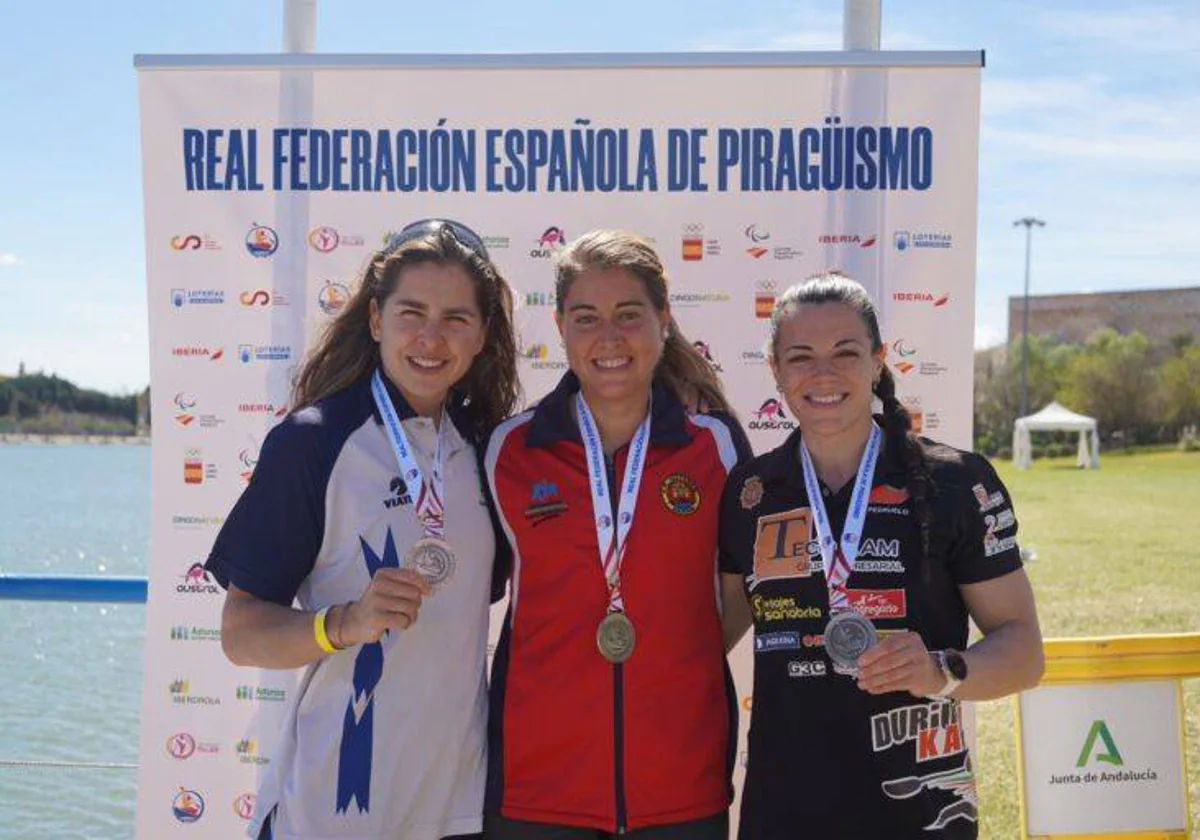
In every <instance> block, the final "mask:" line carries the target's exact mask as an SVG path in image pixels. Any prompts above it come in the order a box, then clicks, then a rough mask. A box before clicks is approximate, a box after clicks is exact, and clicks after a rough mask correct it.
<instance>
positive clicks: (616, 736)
mask: <svg viewBox="0 0 1200 840" xmlns="http://www.w3.org/2000/svg"><path fill="white" fill-rule="evenodd" d="M604 466H605V468H606V469H607V471H608V486H609V487H610V488H613V489H614V490H615V489H616V488H617V487H618V484H617V459H616V455H615V454H614V455H613V456H612V457H607V456H606V457H605V459H604ZM609 499H610V501H611V503H612V515H613V522H616V521H617V518H618V516H619V515H620V513H619V504H620V500H619V499H618V497H617V493H615V492H610V493H609ZM612 667H613V768H614V773H613V785H614V788H615V793H616V796H615V800H616V805H617V825H616V833H617V834H624V833H625V831H626V824H627V816H626V813H625V666H624V665H622V664H620V663H613V666H612Z"/></svg>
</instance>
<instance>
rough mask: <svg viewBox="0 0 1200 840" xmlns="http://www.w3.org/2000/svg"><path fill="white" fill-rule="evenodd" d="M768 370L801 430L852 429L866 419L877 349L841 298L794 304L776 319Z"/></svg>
mask: <svg viewBox="0 0 1200 840" xmlns="http://www.w3.org/2000/svg"><path fill="white" fill-rule="evenodd" d="M770 362H771V372H772V373H773V374H774V375H775V382H776V384H777V385H778V386H779V390H780V392H781V393H782V394H783V397H784V400H785V401H786V402H787V404H788V408H790V409H791V410H792V414H793V415H794V416H795V418H796V422H797V423H798V424H799V425H800V428H801V430H802V432H803V434H804V435H806V436H810V437H818V438H820V437H825V438H829V437H836V436H839V435H841V434H844V433H851V432H857V431H858V430H860V429H861V428H862V427H863V426H865V425H867V424H868V423H869V422H870V419H871V398H872V387H873V385H874V383H875V380H876V379H878V377H879V374H880V373H881V371H882V370H883V349H882V348H879V349H877V350H874V351H873V350H872V349H871V336H870V333H869V332H868V330H867V325H866V324H865V323H863V320H862V318H861V317H859V314H858V312H857V311H856V310H855V309H854V308H853V307H852V306H849V305H848V304H845V303H822V304H799V305H796V306H793V307H791V308H790V309H789V310H788V312H787V313H786V314H785V315H784V317H782V318H781V319H780V321H779V331H778V333H777V335H776V340H775V351H774V353H773V354H772V356H771V359H770Z"/></svg>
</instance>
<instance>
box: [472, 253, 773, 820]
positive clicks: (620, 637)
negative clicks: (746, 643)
mask: <svg viewBox="0 0 1200 840" xmlns="http://www.w3.org/2000/svg"><path fill="white" fill-rule="evenodd" d="M555 291H556V293H557V312H556V320H557V323H558V327H559V331H560V333H561V335H562V339H563V343H564V346H565V348H566V352H567V358H568V362H569V365H570V371H569V372H568V373H567V374H566V375H565V376H564V377H563V378H562V381H561V382H560V383H559V385H558V387H557V388H555V390H554V391H552V392H551V393H550V394H549V395H548V396H547V397H546V398H545V399H543V400H542V401H541V402H540V403H539V404H538V405H537V407H536V408H535V409H533V410H532V411H529V412H526V413H524V414H522V415H519V416H517V417H514V418H513V419H511V420H509V421H507V422H506V423H504V424H502V425H501V426H500V427H499V428H498V429H497V430H496V432H495V433H494V434H493V435H492V439H491V442H490V444H489V447H488V451H487V457H486V464H485V466H486V470H487V478H488V482H489V484H490V486H491V489H492V493H493V495H494V497H495V500H496V504H497V508H498V511H499V514H500V519H501V523H502V525H503V528H504V530H505V532H506V534H507V536H508V539H509V541H510V543H511V544H512V547H513V553H514V565H513V573H512V580H511V589H510V607H509V611H508V614H507V616H506V619H505V623H504V628H503V633H502V636H501V640H500V645H499V649H498V651H497V653H496V658H495V663H494V666H493V678H492V690H491V711H490V731H489V780H488V796H487V805H486V808H485V810H486V821H485V835H486V836H488V837H491V838H500V839H501V840H516V839H517V838H520V840H526V838H537V840H546V838H556V840H557V838H564V840H572V839H573V838H580V839H581V840H582V839H583V838H588V840H591V838H596V837H602V836H610V835H615V834H626V835H630V836H635V837H637V838H645V840H649V839H650V838H654V839H655V840H666V838H676V837H680V838H682V837H687V838H713V840H717V838H720V840H724V838H725V837H726V835H727V831H728V816H727V810H728V807H729V803H730V801H731V793H732V788H731V784H730V773H731V770H732V764H733V756H734V752H735V746H736V739H737V729H736V703H735V696H734V692H733V686H732V681H731V680H730V677H729V672H728V669H727V667H726V664H725V649H726V645H725V638H724V635H723V629H722V621H723V614H724V601H725V598H724V597H723V596H724V594H725V593H726V592H727V591H728V592H730V593H732V597H734V598H735V600H736V602H737V603H740V604H741V605H742V607H741V608H742V610H745V609H746V607H745V602H744V599H742V598H741V597H740V586H741V580H740V577H739V576H737V575H728V576H723V575H721V574H720V573H719V571H718V568H717V523H718V518H719V517H718V513H719V510H718V508H719V501H720V498H721V492H722V489H723V488H724V485H725V481H726V478H727V477H728V475H729V473H730V471H731V470H732V469H733V467H734V466H735V465H736V464H737V463H738V462H739V461H741V460H744V459H745V458H748V457H749V454H750V451H749V444H748V442H747V441H746V437H745V434H744V433H743V432H742V430H741V428H740V427H739V426H738V425H737V422H736V420H735V419H734V418H733V417H732V416H731V415H730V414H729V411H728V405H727V403H726V400H725V397H724V393H723V390H722V388H721V384H720V382H719V381H718V379H717V377H716V374H715V373H714V371H713V368H712V366H711V364H710V363H709V362H707V361H706V360H705V359H704V358H703V357H702V356H701V355H700V354H699V353H698V352H697V351H696V349H695V348H694V347H693V346H692V344H691V342H689V341H687V340H686V339H685V338H684V336H683V335H682V334H681V333H680V331H679V328H678V326H677V325H676V323H675V321H674V319H673V318H672V317H671V312H670V307H669V304H668V297H667V280H666V276H665V273H664V270H663V266H662V263H661V261H660V260H659V258H658V256H657V254H655V252H654V249H653V248H652V247H651V246H650V244H649V243H648V242H647V241H646V240H645V239H643V238H641V237H638V236H636V235H633V234H628V233H622V232H615V231H596V232H592V233H589V234H585V235H584V236H582V237H580V238H579V239H577V240H576V241H575V242H573V243H571V244H570V246H569V247H567V248H566V249H565V250H564V252H563V253H562V255H561V256H560V258H559V260H558V262H557V265H556V288H555ZM687 406H703V407H704V408H705V409H706V413H702V414H697V413H691V412H689V410H688V408H687ZM728 618H732V617H728ZM748 620H749V618H748V615H746V616H742V617H741V620H738V621H731V625H732V624H738V625H740V626H743V627H744V626H745V623H748Z"/></svg>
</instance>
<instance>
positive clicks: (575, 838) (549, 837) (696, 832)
mask: <svg viewBox="0 0 1200 840" xmlns="http://www.w3.org/2000/svg"><path fill="white" fill-rule="evenodd" d="M483 836H484V838H485V840H618V838H619V840H727V839H728V837H729V814H728V813H727V812H725V811H722V812H721V813H720V814H717V815H715V816H712V817H705V818H704V819H700V820H691V821H690V822H681V823H671V824H670V825H652V826H650V827H648V828H638V829H634V830H633V831H627V832H625V833H624V834H620V835H617V834H613V833H612V832H610V831H601V830H599V829H595V828H579V827H578V826H569V825H548V824H545V823H533V822H524V821H522V820H510V819H508V818H507V817H487V818H486V819H485V820H484V825H483Z"/></svg>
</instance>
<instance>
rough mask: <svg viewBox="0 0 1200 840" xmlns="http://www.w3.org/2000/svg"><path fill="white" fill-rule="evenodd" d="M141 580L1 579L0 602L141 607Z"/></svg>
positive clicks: (143, 580)
mask: <svg viewBox="0 0 1200 840" xmlns="http://www.w3.org/2000/svg"><path fill="white" fill-rule="evenodd" d="M146 591H147V584H146V578H144V577H94V576H83V575H0V601H75V602H87V603H100V604H144V603H146Z"/></svg>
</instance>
